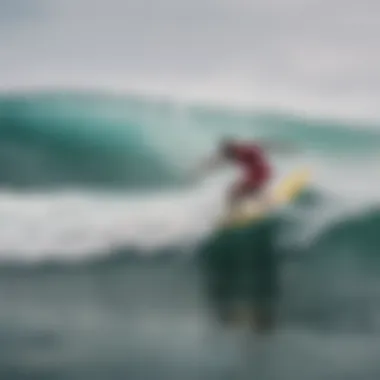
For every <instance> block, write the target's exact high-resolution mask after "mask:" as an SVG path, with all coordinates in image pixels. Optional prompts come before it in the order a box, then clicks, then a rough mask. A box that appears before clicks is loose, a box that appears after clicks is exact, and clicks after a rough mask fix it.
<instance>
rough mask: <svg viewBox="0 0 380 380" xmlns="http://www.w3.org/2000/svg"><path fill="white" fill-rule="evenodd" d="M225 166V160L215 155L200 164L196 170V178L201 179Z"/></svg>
mask: <svg viewBox="0 0 380 380" xmlns="http://www.w3.org/2000/svg"><path fill="white" fill-rule="evenodd" d="M224 164H225V159H224V158H223V157H221V156H219V155H213V156H210V157H208V158H207V159H205V160H204V161H202V162H201V163H200V165H199V166H198V167H197V169H196V173H195V176H196V177H198V178H199V177H201V176H202V175H204V174H206V173H208V172H210V171H212V170H215V169H217V168H219V167H221V166H223V165H224Z"/></svg>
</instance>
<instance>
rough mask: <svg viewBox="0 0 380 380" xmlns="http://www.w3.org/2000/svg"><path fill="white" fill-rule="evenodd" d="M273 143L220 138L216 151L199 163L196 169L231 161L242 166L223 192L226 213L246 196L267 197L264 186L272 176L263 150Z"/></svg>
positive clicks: (214, 166)
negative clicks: (238, 175) (235, 178)
mask: <svg viewBox="0 0 380 380" xmlns="http://www.w3.org/2000/svg"><path fill="white" fill-rule="evenodd" d="M273 147H277V144H274V143H268V142H239V141H236V140H234V139H232V138H224V139H223V140H222V141H221V142H220V144H219V148H218V151H217V153H216V155H213V156H211V157H210V158H208V159H206V160H205V161H204V162H203V163H202V164H201V165H200V169H199V171H200V173H203V172H206V171H209V170H212V169H215V168H217V167H220V166H221V165H224V164H227V163H232V164H234V165H237V166H238V167H239V168H241V169H242V171H243V175H242V178H241V179H240V180H239V181H238V182H237V183H235V184H234V185H233V186H232V187H231V189H230V191H229V193H228V196H227V215H228V214H229V213H230V212H231V211H232V210H233V208H234V207H235V206H236V205H237V204H238V203H239V202H240V201H241V200H243V199H245V198H246V197H248V196H254V197H257V198H258V199H259V200H262V201H265V202H266V201H268V200H269V199H268V197H267V195H266V188H267V186H268V184H269V182H270V180H271V178H272V168H271V165H270V163H269V160H268V158H267V156H266V152H267V151H268V150H270V149H272V148H273Z"/></svg>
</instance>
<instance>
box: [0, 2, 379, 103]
mask: <svg viewBox="0 0 380 380" xmlns="http://www.w3.org/2000/svg"><path fill="white" fill-rule="evenodd" d="M379 17H380V2H379V1H377V0H372V1H369V0H360V1H358V0H355V1H354V0H277V1H274V0H257V1H254V0H187V1H184V0H107V1H106V0H103V1H100V0H0V87H2V88H9V87H15V86H17V87H19V86H24V87H25V86H44V85H49V86H51V85H52V86H65V87H67V86H69V87H70V86H76V87H77V86H91V87H100V88H102V87H112V88H117V89H123V88H125V89H128V88H141V89H143V90H147V89H148V90H149V89H151V90H153V89H158V91H163V92H168V93H170V91H175V90H178V91H180V92H181V91H182V92H188V93H189V94H190V93H196V92H197V91H198V92H199V93H203V94H205V93H210V94H211V93H213V94H215V95H218V94H219V95H220V94H221V93H223V94H224V95H226V96H227V94H228V93H230V96H231V97H232V94H234V95H236V97H239V96H242V97H243V96H248V97H250V98H252V99H256V100H257V99H258V98H261V99H268V101H269V99H275V101H277V102H280V99H285V98H287V97H288V98H292V99H293V100H294V101H297V100H300V99H309V100H310V101H313V99H314V100H315V99H318V100H319V101H320V102H322V100H321V99H323V98H326V99H331V100H333V101H334V102H335V103H336V104H338V103H339V102H341V103H342V105H346V106H347V105H349V104H352V105H354V104H357V103H358V102H360V104H361V106H360V107H361V108H362V109H363V107H364V108H365V107H367V108H368V110H370V109H372V108H371V107H375V105H376V107H377V104H378V102H379V100H380V70H379V65H380V22H379ZM327 103H328V102H326V107H328V104H327Z"/></svg>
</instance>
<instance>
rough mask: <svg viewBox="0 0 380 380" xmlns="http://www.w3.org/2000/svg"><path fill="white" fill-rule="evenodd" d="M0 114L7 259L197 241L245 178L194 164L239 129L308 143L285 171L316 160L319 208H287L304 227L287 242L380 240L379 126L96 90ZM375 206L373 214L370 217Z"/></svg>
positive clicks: (20, 104) (38, 99) (284, 164)
mask: <svg viewBox="0 0 380 380" xmlns="http://www.w3.org/2000/svg"><path fill="white" fill-rule="evenodd" d="M0 115H1V119H0V137H1V139H0V141H1V143H0V144H1V146H0V155H1V159H0V183H1V185H2V191H1V194H0V210H1V211H2V213H3V215H6V221H5V219H4V224H5V227H4V228H3V229H2V230H1V231H0V241H1V242H2V244H1V246H0V260H1V259H4V260H6V261H7V260H8V259H12V260H16V261H20V260H21V262H22V261H24V260H30V259H33V260H37V261H39V260H43V261H44V260H53V261H54V260H56V259H59V260H63V261H65V260H66V259H67V258H70V260H72V259H76V258H80V259H83V258H84V257H86V258H88V259H91V257H93V256H96V254H95V253H94V252H103V255H105V256H107V253H105V252H110V251H114V250H119V249H127V250H129V251H136V252H139V253H140V254H141V252H150V253H151V254H153V255H154V253H155V252H161V251H163V250H168V249H173V247H176V248H177V249H178V247H187V248H186V249H185V250H188V249H189V248H188V247H189V245H190V246H191V245H194V244H195V242H197V241H200V240H199V239H201V240H202V239H203V238H204V237H205V236H207V234H209V233H210V232H211V231H212V229H213V225H214V223H215V220H216V218H217V217H218V215H219V214H220V212H221V208H222V204H223V196H224V193H225V191H226V187H227V186H229V184H230V183H231V181H232V178H233V177H234V176H235V173H234V172H233V171H227V172H221V173H220V174H218V175H216V176H215V175H214V176H211V177H210V178H209V179H206V180H205V181H202V182H200V183H191V182H190V181H189V173H190V170H191V169H192V167H193V166H194V165H195V164H196V163H197V161H198V160H199V159H200V158H202V156H203V155H206V154H208V153H210V151H212V150H213V149H215V144H217V142H218V140H219V139H220V138H221V137H222V136H224V135H225V134H231V131H233V135H234V136H236V137H241V138H257V137H258V138H270V139H275V140H276V139H278V140H281V141H286V142H288V143H291V144H293V145H294V146H295V147H297V150H299V151H298V152H297V153H296V154H293V155H291V156H289V157H285V158H284V157H277V156H273V164H274V167H275V168H276V170H277V172H278V178H280V177H281V176H282V175H284V174H285V173H286V172H288V171H289V170H291V168H294V167H297V165H298V166H300V165H305V164H306V165H309V166H310V167H311V168H312V170H313V172H314V176H315V177H314V182H313V184H312V192H313V197H314V201H313V202H314V206H313V207H311V208H310V207H309V206H307V207H306V206H305V205H303V204H301V205H300V206H299V207H296V206H294V207H293V208H290V210H288V211H289V213H290V214H291V213H292V212H293V211H294V212H296V213H298V214H297V215H298V216H297V217H298V218H300V220H301V223H300V224H301V225H302V228H299V229H298V231H297V233H293V234H290V233H289V234H287V239H288V240H289V239H293V240H292V241H293V242H294V244H296V242H299V241H303V242H304V244H312V243H311V242H314V241H318V242H319V244H322V242H325V241H326V239H327V240H328V241H329V242H330V243H329V244H335V241H339V240H342V239H343V240H345V239H346V237H347V238H350V239H357V240H358V241H356V242H355V244H359V246H360V245H361V244H363V246H366V245H367V246H368V245H370V243H369V240H368V239H367V238H366V237H365V236H366V233H370V232H369V231H372V230H373V228H375V227H373V228H372V227H371V225H372V223H374V224H375V223H376V217H373V214H374V213H375V215H376V211H375V210H372V208H371V207H375V206H374V205H376V202H377V199H378V194H377V192H376V190H375V189H376V188H377V184H378V181H377V176H376V175H375V173H376V166H375V165H374V164H373V162H374V160H373V157H374V156H376V155H377V151H378V147H379V146H380V133H378V132H377V130H376V128H373V126H372V127H371V128H366V127H367V126H366V125H365V124H364V123H362V124H358V125H356V126H353V125H348V124H345V123H343V122H338V121H334V120H326V119H315V118H314V119H313V118H305V117H298V116H295V115H289V114H279V113H269V112H265V113H263V112H257V111H255V110H252V111H250V110H241V109H236V108H226V107H216V106H208V105H207V104H199V103H198V104H183V103H175V102H172V101H169V100H163V99H161V100H157V99H154V98H149V97H141V96H140V97H139V96H133V95H130V96H116V95H113V96H111V95H109V94H108V95H107V94H101V93H85V92H82V93H74V92H61V93H60V92H40V93H35V94H28V95H25V94H24V95H22V94H19V95H12V96H10V95H8V96H6V95H3V96H2V98H1V100H0ZM313 202H312V203H313ZM368 207H369V208H370V209H371V211H370V212H369V214H368V215H372V217H369V216H368V220H367V219H366V221H363V216H361V214H360V213H363V212H365V210H366V209H365V208H368ZM293 209H294V210H293ZM296 209H297V211H296ZM292 210H293V211H292ZM347 220H351V221H352V222H348V221H347ZM363 223H364V225H365V227H362V225H363ZM368 225H370V226H368ZM337 226H339V227H337ZM352 226H357V227H352ZM353 228H355V229H356V230H357V233H355V234H354V235H353V234H352V233H351V231H352V229H353ZM345 230H348V232H344V231H345ZM342 231H343V232H342ZM360 231H362V232H360ZM366 231H367V232H366ZM335 235H336V236H338V237H337V238H335ZM290 236H292V237H290ZM306 242H308V243H306ZM297 244H298V243H297ZM324 244H325V243H324ZM326 244H327V243H326ZM371 244H372V243H371ZM368 249H369V248H368ZM190 250H191V249H190ZM177 254H178V255H181V250H177Z"/></svg>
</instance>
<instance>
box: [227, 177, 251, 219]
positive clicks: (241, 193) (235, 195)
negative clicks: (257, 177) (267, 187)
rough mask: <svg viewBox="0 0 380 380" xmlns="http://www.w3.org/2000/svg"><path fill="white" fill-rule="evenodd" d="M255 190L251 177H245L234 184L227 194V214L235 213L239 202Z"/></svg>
mask: <svg viewBox="0 0 380 380" xmlns="http://www.w3.org/2000/svg"><path fill="white" fill-rule="evenodd" d="M254 191H255V186H254V185H253V183H252V180H251V179H247V178H243V179H242V180H241V181H239V182H237V183H236V184H235V185H234V186H232V188H231V190H230V191H229V193H228V196H227V211H226V213H227V215H230V214H232V213H233V211H234V210H235V208H236V207H237V206H238V205H239V203H240V202H241V201H242V200H243V199H244V198H245V197H246V196H248V195H250V194H252V193H253V192H254Z"/></svg>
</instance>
